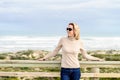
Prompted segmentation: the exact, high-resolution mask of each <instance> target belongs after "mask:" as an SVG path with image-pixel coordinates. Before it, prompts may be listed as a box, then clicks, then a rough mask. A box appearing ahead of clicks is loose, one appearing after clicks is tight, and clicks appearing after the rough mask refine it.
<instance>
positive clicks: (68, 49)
mask: <svg viewBox="0 0 120 80" xmlns="http://www.w3.org/2000/svg"><path fill="white" fill-rule="evenodd" d="M82 48H83V47H82V42H81V40H75V38H73V37H62V38H61V39H60V40H59V43H58V45H57V47H56V48H55V50H54V51H53V52H52V53H49V54H48V55H46V56H45V57H44V58H45V59H48V58H50V57H53V56H55V55H56V54H57V53H58V52H59V50H60V49H62V60H61V67H63V68H79V67H80V64H79V60H78V54H79V53H80V49H82Z"/></svg>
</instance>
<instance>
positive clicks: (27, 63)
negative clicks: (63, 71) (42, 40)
mask: <svg viewBox="0 0 120 80" xmlns="http://www.w3.org/2000/svg"><path fill="white" fill-rule="evenodd" d="M0 67H33V68H34V67H41V68H45V67H51V68H53V69H54V68H56V67H59V69H60V61H37V60H0ZM80 67H81V68H92V71H91V72H90V73H83V72H82V73H81V77H82V78H89V77H92V78H93V80H98V79H99V78H120V73H100V69H99V68H120V61H80ZM0 76H15V77H24V76H32V77H60V72H11V71H10V72H2V71H0Z"/></svg>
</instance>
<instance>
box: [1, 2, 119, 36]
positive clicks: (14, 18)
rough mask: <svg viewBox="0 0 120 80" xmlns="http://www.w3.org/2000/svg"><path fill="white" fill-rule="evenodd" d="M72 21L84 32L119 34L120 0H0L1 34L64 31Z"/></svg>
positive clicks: (83, 33) (89, 34)
mask: <svg viewBox="0 0 120 80" xmlns="http://www.w3.org/2000/svg"><path fill="white" fill-rule="evenodd" d="M70 22H75V23H77V24H78V25H79V26H80V34H81V35H82V36H119V37H120V0H0V35H28V36H29V35H32V36H40V35H64V34H66V27H67V26H68V23H70Z"/></svg>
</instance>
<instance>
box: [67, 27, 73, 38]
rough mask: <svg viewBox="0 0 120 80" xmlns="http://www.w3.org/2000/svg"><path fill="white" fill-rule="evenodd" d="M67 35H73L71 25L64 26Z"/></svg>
mask: <svg viewBox="0 0 120 80" xmlns="http://www.w3.org/2000/svg"><path fill="white" fill-rule="evenodd" d="M66 30H67V34H68V36H74V30H73V25H68V27H67V28H66Z"/></svg>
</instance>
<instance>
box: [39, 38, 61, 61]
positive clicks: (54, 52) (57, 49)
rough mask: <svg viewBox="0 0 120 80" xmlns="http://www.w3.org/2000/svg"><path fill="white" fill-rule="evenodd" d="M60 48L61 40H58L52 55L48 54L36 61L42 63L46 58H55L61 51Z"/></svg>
mask: <svg viewBox="0 0 120 80" xmlns="http://www.w3.org/2000/svg"><path fill="white" fill-rule="evenodd" d="M61 47H62V39H60V41H59V43H58V45H57V47H56V48H55V49H54V50H53V52H52V53H48V54H47V55H46V56H45V57H43V58H40V59H38V60H39V61H44V60H46V59H48V58H51V57H53V56H55V55H56V54H57V53H58V52H59V50H60V49H61Z"/></svg>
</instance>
